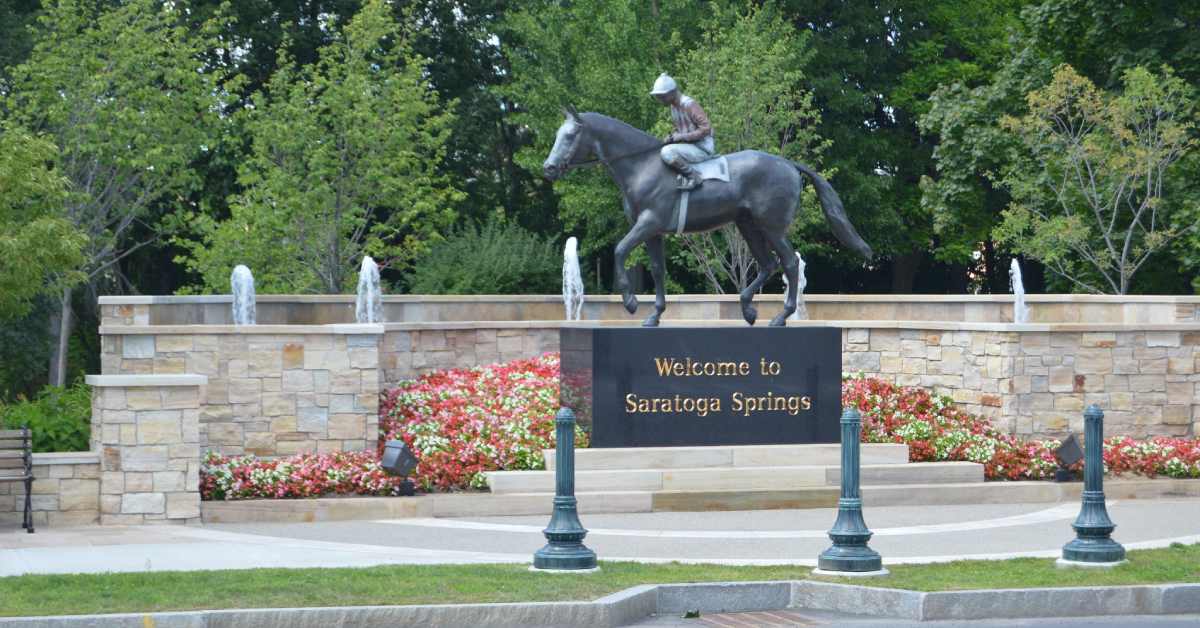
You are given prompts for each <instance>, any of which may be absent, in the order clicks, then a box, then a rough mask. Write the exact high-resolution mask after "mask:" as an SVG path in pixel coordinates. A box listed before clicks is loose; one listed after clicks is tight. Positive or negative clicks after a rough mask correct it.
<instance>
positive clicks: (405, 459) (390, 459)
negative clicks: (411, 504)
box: [382, 440, 417, 497]
mask: <svg viewBox="0 0 1200 628" xmlns="http://www.w3.org/2000/svg"><path fill="white" fill-rule="evenodd" d="M382 466H383V470H384V471H386V472H387V473H388V475H397V476H400V477H402V478H404V481H403V482H401V483H400V494H401V495H403V496H405V497H412V496H413V495H415V494H416V486H414V485H413V481H412V480H410V479H408V476H409V475H410V474H411V473H412V472H413V471H414V470H415V469H416V468H417V457H416V456H414V455H413V452H412V450H410V449H409V448H408V444H406V443H405V442H404V441H402V440H389V441H388V442H387V443H386V444H384V446H383V461H382Z"/></svg>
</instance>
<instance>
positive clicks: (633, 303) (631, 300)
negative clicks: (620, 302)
mask: <svg viewBox="0 0 1200 628" xmlns="http://www.w3.org/2000/svg"><path fill="white" fill-rule="evenodd" d="M637 306H638V300H637V297H635V296H633V295H632V294H628V295H625V311H626V312H629V313H630V314H636V313H637Z"/></svg>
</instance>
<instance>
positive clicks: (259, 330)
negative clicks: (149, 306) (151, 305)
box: [100, 323, 384, 336]
mask: <svg viewBox="0 0 1200 628" xmlns="http://www.w3.org/2000/svg"><path fill="white" fill-rule="evenodd" d="M383 331H384V327H383V324H382V323H335V324H332V325H101V326H100V335H101V336H127V335H134V334H153V335H164V334H165V335H177V334H214V335H216V334H241V335H255V334H267V335H273V336H279V335H289V334H291V335H295V334H331V335H334V336H359V335H363V336H367V335H379V334H382V333H383Z"/></svg>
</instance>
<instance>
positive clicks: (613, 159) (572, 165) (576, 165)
mask: <svg viewBox="0 0 1200 628" xmlns="http://www.w3.org/2000/svg"><path fill="white" fill-rule="evenodd" d="M663 146H666V144H655V145H654V146H650V147H648V148H643V149H641V150H635V151H633V152H631V153H625V154H624V155H618V156H616V157H611V158H609V157H596V158H593V159H589V160H587V161H581V162H579V163H571V158H573V157H574V156H575V151H576V150H577V149H578V148H579V142H576V143H575V144H574V145H573V146H571V154H569V155H567V165H566V166H564V167H563V170H570V169H572V168H582V167H584V166H592V165H595V164H601V163H602V164H604V165H606V166H607V165H608V164H610V163H614V162H617V161H620V160H622V159H626V158H628V157H635V156H637V155H641V154H643V153H648V152H650V151H652V150H658V149H660V148H662V147H663ZM597 148H598V147H597ZM597 152H599V150H597Z"/></svg>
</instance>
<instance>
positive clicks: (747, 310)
mask: <svg viewBox="0 0 1200 628" xmlns="http://www.w3.org/2000/svg"><path fill="white" fill-rule="evenodd" d="M742 318H744V319H746V322H747V323H749V324H751V325H753V324H754V321H756V320H758V310H756V309H754V308H753V307H744V308H742Z"/></svg>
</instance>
